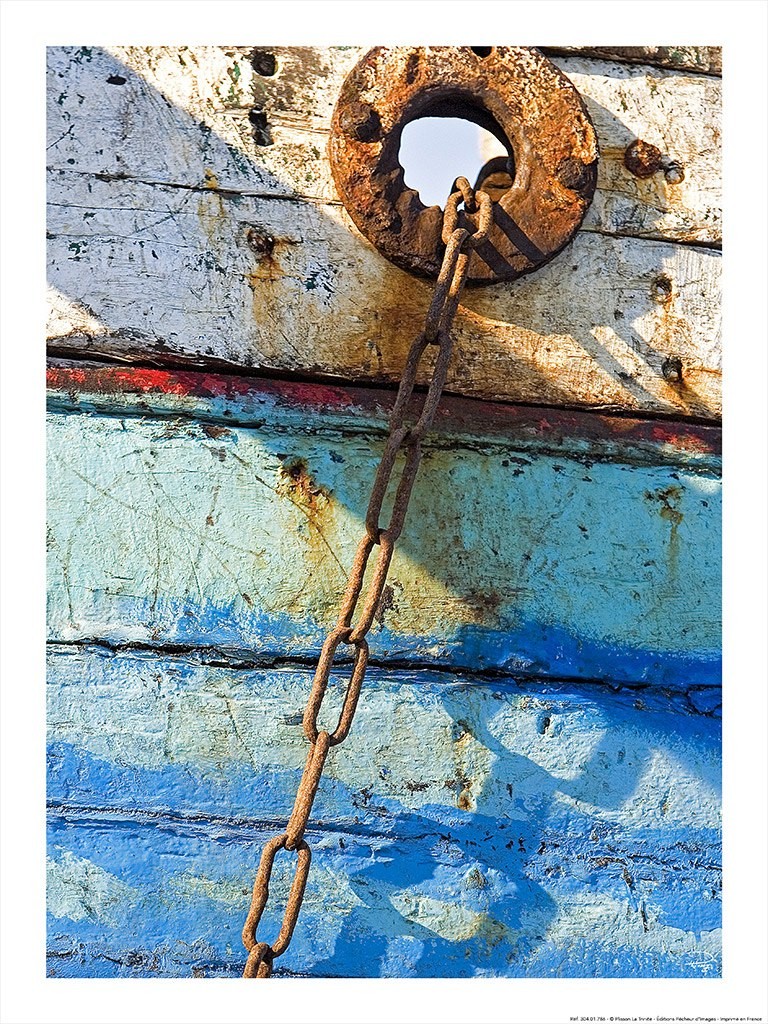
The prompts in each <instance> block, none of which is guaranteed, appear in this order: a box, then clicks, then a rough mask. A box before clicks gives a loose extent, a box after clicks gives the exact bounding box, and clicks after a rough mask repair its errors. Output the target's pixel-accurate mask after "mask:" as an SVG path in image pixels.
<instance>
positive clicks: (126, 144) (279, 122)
mask: <svg viewBox="0 0 768 1024" xmlns="http://www.w3.org/2000/svg"><path fill="white" fill-rule="evenodd" d="M364 51H365V48H364V47H329V48H317V47H314V48H310V47H303V48H292V47H277V48H273V49H270V50H267V51H264V50H262V51H258V50H257V51H254V50H253V49H252V48H243V47H240V48H237V47H232V48H222V47H196V48H195V47H149V48H147V47H117V48H112V49H111V50H110V51H108V50H101V49H98V48H95V47H64V48H52V49H50V50H49V74H50V79H49V82H50V85H49V113H48V117H49V135H50V146H49V161H50V166H51V167H53V168H57V169H73V168H74V169H76V170H78V171H85V172H88V173H98V174H105V175H109V176H118V177H125V176H128V177H132V178H138V179H141V180H149V181H155V182H164V183H177V184H180V185H188V186H192V187H214V188H222V189H227V190H232V191H245V192H256V193H258V194H262V195H263V194H268V195H283V196H298V197H306V198H309V199H311V200H321V201H323V202H331V201H335V200H337V195H336V191H335V188H334V185H333V181H332V179H331V175H330V168H329V165H328V161H327V158H326V154H325V150H326V145H327V134H328V130H329V125H330V118H331V113H332V110H333V107H334V104H335V102H336V97H337V95H338V93H339V89H340V87H341V84H342V82H343V80H344V78H345V76H346V75H347V73H348V72H349V70H350V69H351V68H352V67H353V65H354V64H355V63H356V61H357V60H358V59H359V57H360V56H362V54H363V53H364ZM254 52H255V53H256V57H255V58H254ZM265 55H266V56H267V57H269V56H271V57H273V58H274V68H275V73H274V74H267V75H265V74H260V73H259V70H257V68H258V69H261V70H264V68H265ZM607 55H608V56H612V55H613V54H612V52H609V53H608V54H607ZM554 62H555V63H556V64H557V66H558V67H560V68H561V70H563V71H564V72H565V74H567V75H568V76H569V77H570V78H571V79H572V81H573V82H574V85H576V87H577V88H578V89H579V90H580V92H581V93H582V95H583V96H584V99H585V101H586V104H587V107H588V109H589V113H590V116H591V117H592V118H593V120H594V122H595V127H596V129H597V132H598V139H599V143H600V150H601V165H600V177H599V181H598V195H597V198H596V201H595V204H594V206H593V209H592V211H591V213H590V216H589V219H588V221H587V223H586V225H585V227H586V228H587V229H592V230H597V231H602V232H607V233H611V234H613V233H616V234H620V235H624V234H630V235H634V236H638V237H650V238H660V239H668V240H675V241H685V242H691V241H693V242H699V243H703V244H717V243H719V242H720V240H721V237H722V235H721V220H720V166H719V139H720V135H719V118H720V82H719V81H718V80H716V79H710V78H705V77H702V76H699V75H687V74H684V73H681V72H679V71H678V72H668V71H660V70H658V69H654V68H653V67H647V66H646V67H638V66H636V65H630V66H627V65H622V64H620V63H616V62H615V61H605V60H597V61H595V60H590V59H588V58H586V57H583V56H570V57H568V56H567V57H560V58H555V60H554ZM267 64H269V60H268V59H267ZM266 70H270V68H269V67H267V68H266ZM636 138H642V139H645V140H646V141H648V142H652V143H653V144H654V145H657V146H659V147H660V148H661V150H662V152H663V153H665V154H667V155H668V156H669V157H670V158H673V159H674V160H676V161H677V162H679V163H680V164H682V165H683V167H684V168H685V179H684V181H683V182H681V183H679V184H675V185H670V184H668V183H667V182H666V181H665V180H664V178H663V175H657V176H655V177H654V178H653V179H650V180H646V181H640V180H638V179H636V178H634V177H633V176H632V174H630V172H629V171H627V169H626V168H625V167H624V163H623V156H624V150H625V149H626V146H627V145H628V143H629V142H631V141H633V140H634V139H636ZM352 230H354V229H352Z"/></svg>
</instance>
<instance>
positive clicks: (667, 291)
mask: <svg viewBox="0 0 768 1024" xmlns="http://www.w3.org/2000/svg"><path fill="white" fill-rule="evenodd" d="M651 298H652V299H653V301H654V302H658V303H660V304H662V305H665V304H666V303H668V302H669V300H670V299H671V298H672V281H671V280H670V279H669V278H668V277H667V275H666V274H659V276H658V277H655V278H654V279H653V281H652V282H651Z"/></svg>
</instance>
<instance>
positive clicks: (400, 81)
mask: <svg viewBox="0 0 768 1024" xmlns="http://www.w3.org/2000/svg"><path fill="white" fill-rule="evenodd" d="M475 49H479V48H475ZM475 49H473V48H472V47H470V46H462V47H452V46H426V47H406V46H395V47H384V46H377V47H374V48H373V49H372V50H369V51H368V53H366V54H365V56H364V57H363V58H362V59H361V60H360V61H359V62H358V64H357V65H356V66H355V67H354V68H353V69H352V71H351V72H350V74H349V75H348V76H347V78H346V80H345V81H344V84H343V85H342V88H341V92H340V94H339V99H338V102H337V103H336V107H335V110H334V112H333V119H332V122H331V136H330V142H329V154H330V161H331V168H332V171H333V177H334V180H335V182H336V187H337V190H338V193H339V196H340V198H341V201H342V202H343V203H344V205H345V207H346V208H347V210H348V212H349V214H350V216H351V217H352V220H353V221H354V222H355V224H356V226H357V227H358V228H359V229H360V231H361V232H362V233H363V235H365V237H366V238H367V239H368V240H369V241H371V242H372V243H373V244H374V245H375V246H376V248H377V249H379V251H380V252H381V253H383V255H384V256H386V257H387V259H389V260H391V261H392V262H393V263H396V264H397V265H398V266H400V267H403V268H404V269H406V270H410V271H414V272H415V273H418V274H421V275H423V276H427V277H436V276H437V274H438V272H439V270H440V263H441V258H442V253H443V246H442V242H441V230H442V222H443V213H442V210H441V209H440V207H438V206H430V207H426V206H424V204H423V203H422V202H421V199H420V198H419V194H418V193H417V192H415V191H414V190H413V189H411V188H408V186H407V185H406V184H405V179H404V175H403V169H402V167H401V166H400V163H399V160H398V154H399V150H400V139H401V135H402V131H403V128H404V127H405V126H406V125H407V124H408V123H409V122H411V121H415V120H417V119H418V118H420V117H459V118H463V119H465V120H468V121H473V122H475V123H476V124H479V125H481V126H482V127H484V128H487V129H488V130H489V131H491V132H492V133H493V134H494V135H496V137H497V138H498V139H499V140H500V141H501V142H502V144H503V145H505V146H506V147H507V150H508V152H509V154H510V160H509V166H510V171H511V173H512V172H513V173H514V180H513V182H512V185H511V187H510V188H509V189H508V190H507V191H506V192H505V193H504V194H503V195H502V196H501V197H500V198H499V199H498V201H497V202H495V203H494V204H493V221H494V222H493V226H492V228H491V232H490V235H489V237H488V239H487V240H486V241H485V242H483V243H482V244H481V245H479V246H478V247H477V248H476V249H475V251H474V253H473V255H472V260H471V263H470V267H469V275H468V280H470V281H473V282H476V283H479V282H484V283H492V282H494V281H504V280H512V279H513V278H516V277H519V276H520V275H521V274H527V273H530V272H531V271H533V270H536V269H537V268H538V267H540V266H542V264H544V263H547V262H548V261H549V260H551V259H552V258H553V256H555V255H556V254H557V253H558V252H559V251H560V250H561V249H562V248H563V247H564V246H565V245H566V244H567V243H568V242H569V241H570V239H571V238H572V236H573V235H574V233H575V232H576V230H577V229H578V227H579V225H580V224H581V222H582V220H583V218H584V215H585V213H586V211H587V208H588V206H589V204H590V202H591V201H592V196H593V195H594V191H595V185H596V183H597V157H598V150H597V138H596V135H595V130H594V128H593V126H592V122H591V121H590V119H589V117H588V115H587V112H586V108H585V106H584V103H583V102H582V100H581V97H580V96H579V94H578V92H577V91H576V89H575V88H574V86H573V85H572V83H571V82H570V81H569V80H568V79H567V78H566V77H565V75H564V74H563V73H562V72H561V71H559V70H558V68H556V67H555V65H554V64H552V63H551V61H549V60H547V58H546V57H544V56H543V54H541V53H540V52H539V51H538V50H536V49H533V48H529V47H522V46H494V47H492V48H491V52H490V53H489V54H488V55H486V56H481V55H480V54H478V53H476V52H475ZM481 185H482V182H479V181H478V182H477V183H476V187H481ZM459 225H460V226H462V227H466V228H467V230H468V231H469V232H470V234H471V233H472V232H473V231H474V230H475V224H474V222H473V220H472V219H471V218H470V217H468V216H467V214H466V212H464V213H462V214H461V215H460V218H459Z"/></svg>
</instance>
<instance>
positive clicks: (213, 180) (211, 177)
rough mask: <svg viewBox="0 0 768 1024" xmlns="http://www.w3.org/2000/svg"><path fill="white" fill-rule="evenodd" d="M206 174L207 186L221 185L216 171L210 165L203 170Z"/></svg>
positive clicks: (216, 186)
mask: <svg viewBox="0 0 768 1024" xmlns="http://www.w3.org/2000/svg"><path fill="white" fill-rule="evenodd" d="M203 174H204V175H205V187H206V188H210V189H217V188H218V187H219V179H218V178H217V177H216V174H215V172H214V171H212V170H211V169H210V167H206V168H205V170H204V171H203Z"/></svg>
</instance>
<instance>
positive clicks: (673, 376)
mask: <svg viewBox="0 0 768 1024" xmlns="http://www.w3.org/2000/svg"><path fill="white" fill-rule="evenodd" d="M661 373H662V376H663V377H664V379H665V380H668V381H669V382H670V383H671V384H682V382H683V361H682V359H681V358H680V356H668V357H667V358H666V359H665V360H664V361H663V362H662V364H661Z"/></svg>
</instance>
